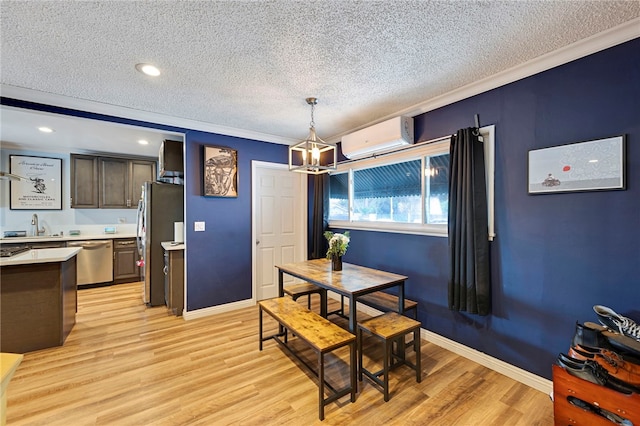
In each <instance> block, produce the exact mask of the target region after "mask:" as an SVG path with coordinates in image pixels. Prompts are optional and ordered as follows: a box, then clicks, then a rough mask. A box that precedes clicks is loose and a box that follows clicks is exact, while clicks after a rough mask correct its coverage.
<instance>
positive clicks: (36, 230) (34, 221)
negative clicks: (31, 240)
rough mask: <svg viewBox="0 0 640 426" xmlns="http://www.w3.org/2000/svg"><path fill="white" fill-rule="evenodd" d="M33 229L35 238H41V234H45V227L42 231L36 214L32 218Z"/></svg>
mask: <svg viewBox="0 0 640 426" xmlns="http://www.w3.org/2000/svg"><path fill="white" fill-rule="evenodd" d="M31 228H32V229H33V236H34V237H38V236H40V234H44V227H42V229H40V226H39V225H38V215H37V214H35V213H34V214H33V216H31Z"/></svg>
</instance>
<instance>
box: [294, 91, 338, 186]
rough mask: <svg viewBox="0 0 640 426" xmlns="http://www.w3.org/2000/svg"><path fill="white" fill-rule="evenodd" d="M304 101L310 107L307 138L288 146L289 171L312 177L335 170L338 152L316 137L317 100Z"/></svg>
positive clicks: (308, 99) (332, 146)
mask: <svg viewBox="0 0 640 426" xmlns="http://www.w3.org/2000/svg"><path fill="white" fill-rule="evenodd" d="M306 101H307V103H308V104H309V105H311V123H310V124H309V136H307V138H306V139H305V140H303V141H301V142H298V143H296V144H294V145H291V146H289V170H290V171H293V172H300V173H308V174H312V175H319V174H322V173H328V172H330V171H331V170H336V168H337V164H336V163H337V160H338V150H337V147H336V145H335V144H330V143H327V142H325V141H323V140H322V139H320V138H319V137H318V136H316V128H315V123H314V121H313V112H314V109H315V106H316V104H317V103H318V99H316V98H307V99H306Z"/></svg>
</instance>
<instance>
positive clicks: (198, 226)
mask: <svg viewBox="0 0 640 426" xmlns="http://www.w3.org/2000/svg"><path fill="white" fill-rule="evenodd" d="M193 230H194V231H196V232H203V231H204V222H194V223H193Z"/></svg>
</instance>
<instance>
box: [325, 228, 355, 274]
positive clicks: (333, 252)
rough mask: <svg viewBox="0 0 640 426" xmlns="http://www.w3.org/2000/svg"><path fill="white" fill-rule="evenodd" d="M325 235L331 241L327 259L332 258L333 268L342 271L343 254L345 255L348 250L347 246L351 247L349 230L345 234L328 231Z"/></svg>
mask: <svg viewBox="0 0 640 426" xmlns="http://www.w3.org/2000/svg"><path fill="white" fill-rule="evenodd" d="M324 237H325V238H326V239H327V241H329V249H328V250H327V259H331V269H333V270H334V271H342V256H344V254H345V253H346V252H347V247H349V241H350V240H349V231H347V232H345V233H344V234H339V233H333V232H331V231H326V232H325V233H324Z"/></svg>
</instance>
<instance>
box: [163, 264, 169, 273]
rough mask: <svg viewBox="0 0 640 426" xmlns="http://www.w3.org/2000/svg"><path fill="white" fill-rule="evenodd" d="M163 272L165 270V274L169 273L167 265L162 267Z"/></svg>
mask: <svg viewBox="0 0 640 426" xmlns="http://www.w3.org/2000/svg"><path fill="white" fill-rule="evenodd" d="M162 272H164V274H165V275H167V273H168V272H169V270H168V268H167V267H166V265H165V267H164V268H162Z"/></svg>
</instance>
